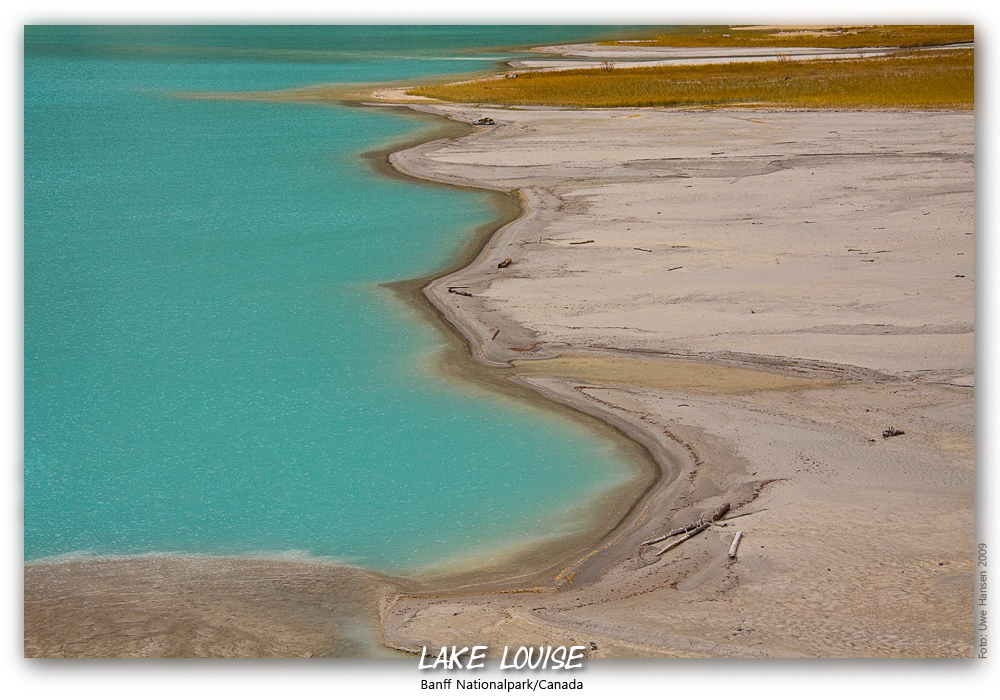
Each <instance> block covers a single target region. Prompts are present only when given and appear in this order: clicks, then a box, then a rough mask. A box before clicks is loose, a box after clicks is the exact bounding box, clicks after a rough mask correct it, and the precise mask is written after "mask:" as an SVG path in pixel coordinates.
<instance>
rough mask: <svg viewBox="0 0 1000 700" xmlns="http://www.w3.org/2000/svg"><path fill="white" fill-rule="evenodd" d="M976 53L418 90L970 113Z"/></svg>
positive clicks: (602, 103) (661, 69) (535, 78)
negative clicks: (958, 110)
mask: <svg viewBox="0 0 1000 700" xmlns="http://www.w3.org/2000/svg"><path fill="white" fill-rule="evenodd" d="M973 64H974V57H973V51H972V50H969V49H966V50H953V51H940V52H938V51H935V52H928V53H920V54H906V55H900V54H897V55H894V56H891V57H882V58H864V59H840V60H819V61H789V60H784V61H766V62H760V63H729V64H720V65H698V66H655V67H650V68H623V69H619V68H616V69H614V70H610V71H608V70H603V69H600V68H598V69H590V70H567V71H551V72H540V71H535V72H526V73H525V72H522V73H520V74H519V75H518V77H516V78H504V77H495V78H490V79H485V80H475V81H468V82H464V83H452V84H449V85H434V86H428V87H422V88H414V89H412V90H410V91H408V93H409V94H413V95H421V96H424V97H431V98H435V99H439V100H444V101H447V102H465V103H478V104H494V105H553V106H564V107H682V106H733V105H749V106H773V107H786V108H813V109H866V108H876V109H877V108H908V109H972V108H973V104H974V101H975V100H974V97H975V95H974V81H973Z"/></svg>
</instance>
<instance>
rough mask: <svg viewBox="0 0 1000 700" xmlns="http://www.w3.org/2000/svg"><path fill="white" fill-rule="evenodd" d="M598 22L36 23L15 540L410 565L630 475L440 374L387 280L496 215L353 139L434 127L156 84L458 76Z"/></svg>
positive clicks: (368, 142)
mask: <svg viewBox="0 0 1000 700" xmlns="http://www.w3.org/2000/svg"><path fill="white" fill-rule="evenodd" d="M608 31H609V30H607V29H606V28H593V27H534V28H532V27H520V28H518V27H512V28H470V27H449V28H412V27H387V28H386V27H368V28H365V27H290V28H262V27H248V28H240V27H234V28H225V27H221V28H220V27H196V28H183V27H182V28H169V27H154V28H121V27H106V28H101V27H88V28H73V27H58V28H49V27H37V28H32V27H29V28H27V29H26V33H25V67H24V100H25V106H24V110H25V113H24V358H25V359H24V363H25V366H24V373H25V374H24V451H25V465H24V470H25V472H24V502H25V513H24V554H25V557H26V558H27V559H36V558H41V557H47V556H53V555H62V554H68V553H86V554H92V555H106V554H138V553H145V552H185V553H201V554H250V553H254V554H256V553H265V552H266V553H289V552H298V553H302V554H306V555H310V556H322V557H330V558H334V559H337V560H340V561H345V562H349V563H353V564H357V565H362V566H366V567H372V568H375V569H380V570H386V571H399V570H405V569H407V568H409V567H416V566H422V565H427V564H433V563H436V562H441V561H445V560H448V559H450V558H452V557H462V556H470V555H472V556H475V555H477V554H480V553H483V552H488V551H491V550H495V549H497V548H500V547H506V546H509V545H511V544H514V543H517V542H522V541H525V540H529V539H532V538H534V537H537V536H538V535H539V534H540V533H547V532H553V531H562V530H567V529H572V528H573V527H574V526H576V525H578V523H575V522H574V521H573V515H572V513H573V509H574V508H576V507H578V506H579V505H580V504H584V503H586V502H587V501H588V500H589V499H592V498H594V497H596V496H597V495H599V494H601V493H603V492H605V491H606V490H607V489H609V488H612V487H614V486H616V485H620V484H621V483H623V482H624V481H625V480H626V479H627V478H629V475H630V474H631V473H633V468H632V467H630V466H629V465H628V464H627V463H626V462H625V458H624V457H623V456H622V455H621V454H620V453H619V452H618V451H617V448H615V447H614V446H613V445H612V444H611V443H610V442H609V441H606V440H604V439H602V438H599V437H597V436H595V435H592V434H590V433H589V432H587V431H586V430H585V429H584V428H583V427H581V426H578V425H576V424H574V423H572V422H569V421H566V420H564V419H561V418H559V417H557V416H555V415H554V414H552V413H548V412H544V411H541V410H539V409H536V408H533V407H531V406H527V405H520V404H518V403H516V402H514V401H512V400H510V399H507V398H504V397H501V396H492V395H489V394H488V393H487V392H485V391H478V390H474V389H469V388H467V387H464V386H463V385H461V384H459V383H457V382H453V381H449V380H448V379H447V378H446V377H443V376H441V375H440V374H439V373H438V372H437V371H436V370H434V369H433V368H432V365H433V362H432V358H433V357H434V355H435V353H437V352H439V351H440V350H441V349H442V348H443V346H444V339H443V338H442V337H441V336H440V335H439V333H438V332H437V331H436V330H435V329H433V328H430V327H428V326H426V325H425V324H424V323H422V322H421V321H420V320H419V319H418V318H417V317H416V316H415V315H414V314H413V313H412V312H411V311H409V310H408V309H406V308H405V307H403V306H402V305H401V304H400V303H399V302H398V301H396V300H395V299H394V298H393V297H392V295H391V294H390V293H389V292H387V291H386V290H384V289H383V288H380V287H379V286H378V284H379V283H380V282H385V281H390V280H398V279H407V278H411V277H416V276H419V275H424V274H427V273H430V272H433V271H435V270H437V269H441V268H443V267H444V266H446V265H447V264H448V262H449V261H450V260H451V259H453V256H454V255H455V254H456V252H457V251H458V250H459V249H460V248H461V246H462V244H463V242H465V241H467V240H468V237H469V236H470V234H471V231H472V230H473V229H474V228H475V227H476V226H478V225H481V224H483V223H484V222H487V221H490V220H491V219H493V218H494V217H495V215H496V213H495V212H494V211H493V209H492V205H491V201H490V200H489V199H488V198H487V197H486V196H484V195H481V194H477V193H475V192H471V191H458V190H451V189H445V188H440V187H431V186H424V185H420V184H414V183H410V182H405V181H402V180H396V179H389V178H385V177H382V176H379V175H377V174H375V173H374V172H372V171H371V170H370V169H369V168H368V167H367V166H366V165H365V163H364V162H363V161H362V160H361V159H360V158H358V154H359V153H361V152H363V151H367V150H370V149H374V148H376V147H379V146H382V145H384V144H386V143H391V142H394V141H398V140H401V139H403V138H406V137H407V136H408V135H410V134H412V133H413V132H414V131H416V130H419V129H421V128H426V124H425V123H424V122H421V121H418V120H415V119H410V118H406V117H403V116H399V115H396V114H390V113H387V112H383V111H377V110H366V109H358V108H348V107H340V106H315V105H294V104H279V103H274V104H270V103H259V102H223V101H195V100H181V99H175V98H173V97H170V96H169V94H168V92H169V91H174V90H219V91H232V90H263V89H277V88H284V87H292V86H298V85H310V84H316V83H329V82H368V81H374V80H395V79H409V78H416V77H421V76H432V75H441V74H447V73H457V72H468V71H474V70H482V69H483V68H486V67H489V65H490V62H491V61H495V60H497V59H498V58H500V57H502V56H503V54H501V53H499V52H498V51H499V50H498V49H497V48H496V47H500V46H503V45H532V44H541V43H558V42H563V41H571V40H582V39H586V38H590V37H592V36H594V35H596V34H599V33H601V32H603V33H605V34H607V33H608ZM372 47H377V50H372ZM508 58H509V57H508ZM498 445H502V446H503V447H502V449H498V448H497V446H498Z"/></svg>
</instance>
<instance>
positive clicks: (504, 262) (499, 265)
mask: <svg viewBox="0 0 1000 700" xmlns="http://www.w3.org/2000/svg"><path fill="white" fill-rule="evenodd" d="M512 262H514V261H513V260H511V259H510V258H507V259H505V260H504V261H503V262H502V263H498V264H497V269H501V270H502V269H503V268H505V267H507V266H508V265H510V264H511V263H512Z"/></svg>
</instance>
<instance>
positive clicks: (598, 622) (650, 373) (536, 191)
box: [383, 106, 974, 657]
mask: <svg viewBox="0 0 1000 700" xmlns="http://www.w3.org/2000/svg"><path fill="white" fill-rule="evenodd" d="M415 108H416V109H425V110H429V111H434V112H437V113H441V114H446V115H448V116H451V117H452V118H456V119H460V120H463V121H471V120H473V119H476V118H480V117H483V116H488V117H490V118H492V119H493V120H494V121H495V122H496V124H495V126H490V127H486V128H485V129H484V130H483V131H482V132H481V133H479V134H476V135H473V136H469V137H466V138H463V139H458V140H454V141H445V142H437V143H431V144H426V145H423V146H419V147H417V148H414V149H410V150H408V151H405V152H402V153H397V154H394V156H393V158H392V162H393V163H394V164H395V165H396V166H397V167H398V168H400V169H401V170H403V171H404V172H407V173H410V174H413V175H416V176H420V177H426V178H430V179H434V180H438V181H443V182H450V183H455V184H472V185H475V186H479V187H488V188H494V189H500V190H513V189H516V190H518V191H520V192H521V194H522V196H523V198H524V201H525V209H526V213H525V215H524V216H523V217H522V218H521V219H519V220H518V221H516V222H514V223H513V224H510V225H508V226H507V227H505V228H504V229H503V230H501V231H500V232H499V233H498V235H497V236H496V237H495V238H494V239H493V240H492V241H491V243H490V244H489V245H488V246H487V247H486V248H485V249H484V250H483V252H482V254H481V255H480V256H479V258H478V259H477V260H476V261H475V262H474V263H473V264H472V265H470V266H469V267H467V268H465V269H463V270H460V271H458V272H455V273H452V274H450V275H447V276H445V277H443V278H441V279H439V280H437V281H435V282H434V283H432V284H431V285H429V286H428V288H427V290H426V293H427V295H428V297H429V298H430V299H431V300H432V302H433V303H434V304H435V305H436V306H437V307H438V308H439V309H440V310H441V312H442V313H443V314H444V315H445V316H446V317H447V318H448V319H449V320H451V321H452V322H453V323H455V324H456V325H457V326H458V327H459V328H460V329H461V330H462V332H463V334H464V335H465V336H466V337H467V338H468V339H469V340H470V342H471V344H472V347H473V349H474V352H475V354H476V355H477V356H478V357H479V358H480V360H481V361H483V362H486V363H491V364H502V363H507V362H512V361H513V362H514V363H515V364H516V366H517V373H518V375H519V378H518V379H517V381H519V382H522V383H527V384H530V385H531V386H533V387H535V388H536V389H537V390H539V391H540V392H542V393H543V394H545V395H547V396H550V397H552V398H554V399H556V400H559V401H563V402H567V403H571V404H573V405H576V406H578V407H580V408H581V409H582V410H587V407H600V410H601V411H603V412H605V413H610V414H613V415H614V416H617V417H618V418H619V419H620V421H621V423H622V424H623V425H627V426H629V427H628V429H629V430H631V431H633V432H634V433H636V434H637V435H638V434H641V435H642V436H643V439H644V440H645V441H647V443H648V444H650V445H651V446H658V447H659V448H661V452H660V454H659V459H661V460H668V461H671V462H672V466H667V468H665V469H664V483H662V484H660V485H659V486H658V487H657V488H654V489H653V490H652V491H651V492H649V494H647V496H646V498H644V500H643V501H642V503H641V504H640V507H639V508H637V509H636V510H635V512H634V513H633V515H632V517H631V520H630V522H629V523H628V524H627V526H624V527H621V528H619V529H618V530H616V531H615V533H614V535H613V536H612V537H611V538H610V539H609V540H608V541H606V542H604V543H603V544H602V545H601V546H599V547H598V548H595V549H594V550H592V551H591V552H590V553H588V554H587V555H585V556H583V557H580V558H579V560H578V561H577V562H575V563H574V564H573V565H571V566H569V567H567V568H565V569H564V570H562V571H561V572H560V574H559V575H557V576H555V577H553V579H552V581H551V582H550V585H549V586H548V587H546V588H544V590H539V591H538V592H512V593H495V594H492V595H490V594H480V595H475V596H440V597H434V598H428V597H426V595H424V596H421V597H406V596H404V597H401V598H400V599H398V600H396V601H395V602H393V603H392V604H391V605H388V606H386V607H385V609H384V613H383V621H384V626H385V634H386V638H387V641H388V642H389V643H391V644H393V645H394V646H397V647H399V648H403V649H410V650H415V649H419V647H420V646H421V645H423V644H427V645H431V644H449V643H463V642H464V641H466V640H469V639H476V640H481V639H484V637H485V638H486V639H485V640H484V641H483V642H482V643H487V644H515V643H517V644H524V643H542V642H552V641H554V640H558V641H559V642H560V643H566V642H569V641H573V642H574V643H583V644H586V645H588V647H589V648H590V649H591V654H592V655H594V656H605V655H607V656H647V655H650V656H876V657H878V656H969V655H971V653H972V646H971V634H970V630H971V620H970V618H969V616H968V612H967V611H968V605H967V591H968V590H969V586H970V585H971V581H972V555H971V552H972V548H971V545H972V531H973V530H972V529H973V486H974V478H973V466H974V448H973V388H972V386H973V375H974V335H973V323H974V304H973V292H974V222H973V116H972V115H971V114H964V113H949V112H937V113H928V112H919V113H918V112H766V111H760V112H752V111H728V112H726V111H713V112H704V111H693V110H692V111H674V110H588V111H559V110H545V109H532V110H503V111H501V110H488V109H485V110H484V109H473V108H470V107H462V106H448V107H438V106H434V107H430V106H421V107H415ZM507 258H510V259H511V263H510V264H509V265H508V266H507V267H504V268H498V265H499V264H500V263H501V262H503V261H504V260H505V259H507ZM449 289H452V290H455V289H461V290H462V291H465V292H467V293H468V294H471V296H465V295H458V294H455V293H449ZM592 410H593V409H592ZM890 428H894V429H896V430H902V431H903V432H904V434H903V435H898V436H892V437H888V438H885V437H883V431H884V430H888V429H890ZM724 502H728V503H731V504H732V505H733V510H732V511H731V512H730V514H729V516H727V519H725V520H723V521H721V522H720V523H718V524H716V525H715V526H713V527H712V528H710V529H708V530H707V531H705V532H703V533H701V534H700V535H699V536H697V537H695V538H693V539H691V540H690V541H688V542H686V543H684V544H683V545H681V546H679V547H677V548H676V549H673V550H671V551H670V552H667V553H665V554H664V555H663V556H662V557H657V556H656V551H657V550H658V547H655V546H647V547H643V546H641V543H642V542H643V541H645V540H647V539H649V538H651V537H653V536H654V535H657V534H660V533H664V532H665V531H667V530H669V529H670V528H673V527H676V526H679V525H683V524H685V523H688V522H691V521H692V520H697V519H698V518H699V517H701V516H702V515H703V514H705V513H707V512H710V511H711V510H712V509H714V508H715V507H717V506H718V505H720V504H721V503H724ZM730 519H732V520H730ZM736 530H742V531H743V532H744V537H743V540H742V543H741V546H740V549H739V551H738V555H737V556H736V557H735V558H734V559H730V558H729V557H728V556H727V551H728V549H729V546H730V541H731V540H732V537H733V535H734V534H735V531H736Z"/></svg>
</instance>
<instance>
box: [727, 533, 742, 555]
mask: <svg viewBox="0 0 1000 700" xmlns="http://www.w3.org/2000/svg"><path fill="white" fill-rule="evenodd" d="M742 539H743V530H740V531H739V532H737V533H736V537H734V538H733V544H732V546H731V547H730V548H729V558H730V559H735V558H736V550H737V549H738V548H739V546H740V540H742Z"/></svg>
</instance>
